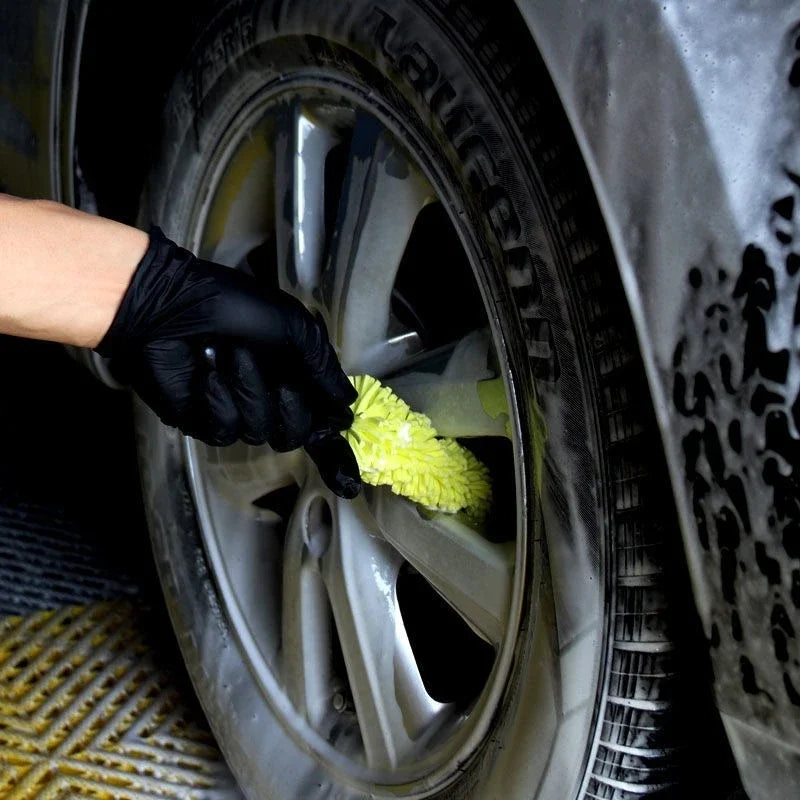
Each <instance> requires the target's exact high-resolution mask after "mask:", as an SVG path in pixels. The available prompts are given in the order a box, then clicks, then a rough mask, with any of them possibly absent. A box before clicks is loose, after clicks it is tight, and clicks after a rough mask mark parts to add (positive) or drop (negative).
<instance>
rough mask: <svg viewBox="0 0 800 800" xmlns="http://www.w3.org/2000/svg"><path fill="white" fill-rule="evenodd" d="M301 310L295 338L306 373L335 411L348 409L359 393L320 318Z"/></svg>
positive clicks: (297, 320)
mask: <svg viewBox="0 0 800 800" xmlns="http://www.w3.org/2000/svg"><path fill="white" fill-rule="evenodd" d="M303 311H304V312H305V313H301V312H298V313H297V314H296V316H295V325H294V326H293V328H294V341H295V346H296V347H297V349H298V350H299V352H300V355H301V356H302V359H303V364H304V368H305V374H306V377H307V379H308V380H310V382H311V383H312V385H313V386H314V387H315V388H316V389H317V390H318V391H319V392H321V393H322V394H323V395H324V396H325V397H326V398H327V399H329V400H330V401H331V405H332V407H333V409H335V413H342V412H343V411H346V409H347V408H349V406H350V405H351V404H352V403H354V402H355V400H356V398H357V397H358V392H356V390H355V388H354V387H353V384H352V383H350V379H349V378H348V377H347V375H346V374H345V372H344V370H343V369H342V365H341V364H340V363H339V358H338V357H337V355H336V351H335V350H334V349H333V346H332V345H331V343H330V340H329V338H328V331H327V329H326V328H325V324H324V323H323V322H322V320H321V319H319V318H316V317H314V316H312V315H311V313H310V312H308V311H306V310H305V309H303Z"/></svg>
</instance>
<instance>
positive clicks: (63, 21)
mask: <svg viewBox="0 0 800 800" xmlns="http://www.w3.org/2000/svg"><path fill="white" fill-rule="evenodd" d="M88 4H89V0H38V1H37V2H35V3H32V2H30V0H0V20H2V26H0V163H2V165H3V171H2V174H0V188H2V189H4V190H6V191H9V192H12V193H15V194H19V195H23V196H39V197H52V198H53V199H58V200H63V201H65V202H72V198H73V188H72V180H73V149H74V148H73V137H74V113H75V98H76V93H77V76H78V65H79V59H80V45H81V36H82V30H83V20H84V19H85V17H86V9H87V7H88ZM518 4H519V9H520V12H521V14H522V15H523V17H524V18H525V20H526V22H527V24H528V26H529V28H530V31H531V33H532V36H533V38H534V39H535V41H536V43H537V46H538V47H539V49H540V51H541V53H542V55H543V57H544V59H545V61H546V63H547V65H548V67H549V69H550V72H551V75H552V76H553V79H554V82H555V84H556V87H557V89H558V91H559V94H560V96H561V98H562V101H563V104H564V107H565V109H566V111H567V113H568V115H569V117H570V120H571V122H572V125H573V129H574V131H575V134H576V137H577V139H578V143H579V145H580V147H581V149H582V152H583V155H584V159H585V162H586V165H587V167H588V170H589V172H590V175H591V177H592V179H593V182H594V186H595V190H596V194H597V197H598V200H599V203H600V207H601V210H602V212H603V215H604V217H605V221H606V224H607V227H608V231H609V234H610V238H611V241H612V244H613V247H614V250H615V253H616V257H617V261H618V263H619V266H620V270H621V273H622V278H623V282H624V285H625V289H626V292H627V295H628V299H629V303H630V307H631V311H632V315H633V318H634V322H635V324H636V328H637V331H638V335H639V338H640V344H641V350H642V353H643V357H644V361H645V365H646V369H647V373H648V377H649V380H650V384H651V389H652V395H653V400H654V404H655V407H656V413H657V417H658V420H659V424H660V426H661V429H662V434H663V438H664V443H665V450H666V454H667V460H668V464H669V469H670V473H671V476H672V482H673V488H674V493H675V497H676V500H677V506H678V511H679V514H680V518H681V523H682V532H683V537H684V545H685V551H686V554H687V559H688V563H689V567H690V573H691V577H692V585H693V590H694V594H695V599H696V602H697V607H698V610H699V613H700V617H701V619H702V622H703V625H704V628H705V631H706V634H707V636H708V638H709V641H710V643H711V652H712V662H713V666H714V671H715V689H716V695H717V702H718V705H719V707H720V709H721V711H722V713H723V719H724V721H725V723H726V729H727V731H728V734H729V737H730V739H731V742H732V746H733V750H734V754H735V755H736V758H737V762H738V765H739V769H740V772H741V774H742V778H743V781H744V783H745V786H746V788H747V791H748V793H749V794H750V796H751V797H752V798H761V797H776V796H788V794H787V792H786V788H787V786H791V785H796V782H798V781H800V756H799V755H798V754H799V753H800V654H799V653H798V644H797V642H798V638H797V637H798V636H800V632H798V631H796V630H795V623H794V622H793V619H796V618H797V611H798V608H800V561H797V559H798V558H800V528H798V526H800V519H799V518H798V515H800V506H799V505H798V503H799V502H800V501H798V500H797V497H798V495H799V494H800V490H798V485H799V484H800V451H799V448H800V444H799V442H800V433H799V432H798V428H799V427H800V401H798V400H797V399H796V398H797V396H798V384H799V383H800V356H799V355H798V354H799V353H800V334H799V333H798V322H799V321H800V314H799V313H798V312H797V311H796V310H795V303H796V302H797V301H796V298H797V293H798V281H800V273H798V271H797V269H796V261H795V259H796V258H797V255H795V254H794V251H793V250H792V247H793V246H794V241H795V239H796V238H797V234H798V233H800V232H797V231H795V223H794V206H795V205H796V203H795V197H796V196H797V194H798V192H800V178H798V177H797V175H798V174H800V137H798V130H799V129H800V128H799V127H798V116H799V115H800V106H799V105H798V104H799V103H800V94H798V90H797V89H796V88H795V85H796V83H800V61H797V59H798V57H800V50H798V49H797V47H798V42H797V36H798V31H799V30H800V29H799V28H798V21H800V5H798V4H797V3H788V2H778V0H760V2H756V0H732V2H730V3H727V4H724V6H719V5H718V4H713V3H710V2H697V3H685V2H675V1H673V0H671V1H669V2H666V1H664V2H651V0H641V1H640V2H637V3H630V2H622V0H596V1H595V2H592V3H589V2H585V1H584V0H519V3H518ZM787 198H791V199H787ZM797 201H798V203H800V197H797ZM776 209H777V210H776ZM666 490H667V489H666V488H665V491H666Z"/></svg>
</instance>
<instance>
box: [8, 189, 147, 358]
mask: <svg viewBox="0 0 800 800" xmlns="http://www.w3.org/2000/svg"><path fill="white" fill-rule="evenodd" d="M148 242H149V238H148V236H147V234H146V233H144V232H143V231H140V230H138V229H136V228H131V227H129V226H128V225H123V224H121V223H119V222H113V221H112V220H109V219H104V218H102V217H96V216H93V215H92V214H86V213H84V212H82V211H76V210H75V209H73V208H69V207H68V206H64V205H61V204H59V203H53V202H50V201H49V200H21V199H18V198H15V197H11V196H9V195H5V194H0V333H4V334H11V335H12V336H25V337H28V338H32V339H47V340H49V341H54V342H62V343H63V344H73V345H79V346H81V347H94V346H96V345H97V344H98V343H99V342H100V340H101V339H102V338H103V335H104V334H105V332H106V331H107V330H108V328H109V326H110V325H111V322H112V320H113V319H114V315H115V314H116V311H117V308H118V307H119V304H120V302H121V300H122V297H123V295H124V294H125V290H126V289H127V287H128V284H129V283H130V280H131V276H132V275H133V273H134V270H135V269H136V267H137V265H138V263H139V261H141V259H142V256H143V255H144V253H145V250H146V249H147V245H148Z"/></svg>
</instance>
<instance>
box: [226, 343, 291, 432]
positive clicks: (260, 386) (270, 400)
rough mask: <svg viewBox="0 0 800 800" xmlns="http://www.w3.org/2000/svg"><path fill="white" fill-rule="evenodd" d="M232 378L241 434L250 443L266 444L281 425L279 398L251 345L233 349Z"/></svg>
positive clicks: (230, 375) (232, 388)
mask: <svg viewBox="0 0 800 800" xmlns="http://www.w3.org/2000/svg"><path fill="white" fill-rule="evenodd" d="M229 381H230V387H231V394H232V395H233V401H234V403H236V407H237V408H238V409H239V416H240V418H241V426H242V427H241V437H242V439H243V440H244V441H245V442H247V443H248V444H252V445H262V444H264V442H266V441H268V440H269V439H270V431H271V428H272V427H274V426H275V425H277V424H278V420H279V417H278V401H277V397H276V395H275V392H273V391H272V390H271V389H270V388H269V387H268V386H267V383H266V381H265V380H264V376H263V374H262V372H261V369H260V368H259V366H258V364H257V363H256V359H255V356H254V355H253V353H252V351H251V350H250V349H248V348H247V347H234V348H233V349H232V351H231V365H230V374H229Z"/></svg>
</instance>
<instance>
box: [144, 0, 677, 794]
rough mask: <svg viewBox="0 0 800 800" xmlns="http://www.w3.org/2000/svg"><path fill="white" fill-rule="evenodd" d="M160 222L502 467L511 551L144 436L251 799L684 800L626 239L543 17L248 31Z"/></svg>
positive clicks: (364, 20) (297, 7) (459, 520)
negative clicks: (574, 113) (532, 23)
mask: <svg viewBox="0 0 800 800" xmlns="http://www.w3.org/2000/svg"><path fill="white" fill-rule="evenodd" d="M162 136H163V145H162V149H161V155H160V158H159V159H158V161H157V163H156V164H155V166H154V169H153V173H152V176H151V179H150V183H149V188H148V190H147V193H146V197H145V202H144V204H143V209H144V210H143V215H142V221H143V222H146V221H149V220H152V221H153V222H156V223H157V224H159V225H161V226H162V227H163V228H164V230H165V232H166V233H167V234H168V235H169V236H171V237H173V238H175V239H177V240H178V241H179V242H181V243H182V244H184V245H185V246H187V247H189V248H191V249H193V250H195V251H196V252H198V253H199V254H200V255H201V256H203V257H206V258H209V259H214V260H217V261H220V262H222V263H225V264H227V265H229V266H231V267H235V268H239V269H244V270H247V271H249V272H251V273H253V274H254V275H255V276H256V277H257V278H259V279H260V280H262V281H264V282H265V283H267V284H270V285H278V286H280V287H282V288H284V289H286V290H287V291H290V292H292V293H293V294H295V295H297V296H298V297H300V298H301V299H302V300H303V301H304V302H305V303H306V304H307V305H308V306H309V307H310V308H311V309H313V310H314V311H315V312H316V313H318V314H320V315H321V316H322V317H323V319H324V320H325V322H326V323H327V326H328V330H329V331H330V334H331V338H332V340H333V341H334V343H335V345H336V347H337V350H338V352H339V353H340V356H341V359H342V362H343V365H344V367H345V369H346V370H347V371H348V372H349V373H350V374H359V373H369V374H372V375H375V376H377V377H379V378H381V379H382V380H384V381H385V382H387V383H388V384H389V385H390V386H392V387H393V388H394V389H395V391H397V392H398V393H399V394H401V395H402V396H403V397H405V398H406V399H407V400H408V401H409V402H410V403H411V404H412V406H413V407H414V408H416V409H417V410H420V411H424V412H425V413H426V414H428V415H429V416H430V417H431V419H432V420H433V422H434V424H435V425H436V426H437V427H438V429H439V430H440V432H441V433H443V434H447V435H451V436H455V437H458V438H459V440H460V441H461V442H462V443H464V444H465V445H466V446H468V447H470V448H471V449H472V450H473V452H475V453H476V454H477V455H478V457H479V458H481V459H482V460H483V461H484V462H485V463H486V464H487V466H488V467H489V470H490V473H491V475H492V481H493V488H494V502H493V506H492V509H491V512H490V514H489V516H488V518H487V519H486V520H485V521H484V522H483V523H477V522H475V521H474V520H471V519H470V518H468V517H466V516H463V515H461V516H459V515H444V514H436V513H431V512H429V511H427V510H425V509H422V508H419V507H417V506H415V505H414V504H413V503H411V502H410V501H407V500H405V499H403V498H400V497H397V496H395V495H393V494H392V493H391V492H389V491H388V490H385V489H374V488H372V487H365V490H364V492H363V494H362V495H361V496H360V497H359V498H358V499H357V500H355V501H342V500H340V499H338V498H336V497H334V496H333V495H332V494H331V493H330V492H329V491H327V490H326V488H325V487H324V485H323V484H322V483H321V481H320V480H319V478H318V476H317V474H316V472H315V470H314V468H313V466H312V465H311V463H310V461H309V460H308V459H307V458H306V456H305V455H304V454H303V453H302V452H294V453H288V454H280V453H275V452H272V451H271V450H270V449H269V448H267V447H263V448H254V447H249V446H246V445H244V444H241V443H239V444H236V445H233V446H231V447H229V448H213V447H207V446H205V445H203V444H200V443H198V442H196V441H193V440H189V439H185V438H183V437H181V436H180V435H178V434H177V432H176V431H175V430H174V429H169V428H166V427H164V426H162V425H161V424H160V423H159V422H158V420H157V419H156V418H155V416H154V415H153V414H152V413H151V412H150V411H149V410H148V409H147V408H146V407H144V406H143V405H139V407H138V410H137V419H138V423H137V424H138V433H139V436H138V438H139V452H140V462H141V472H142V478H143V486H144V493H145V501H146V507H147V511H148V518H149V524H150V528H151V533H152V539H153V546H154V550H155V554H156V560H157V563H158V568H159V572H160V575H161V580H162V584H163V588H164V592H165V595H166V599H167V604H168V607H169V610H170V614H171V618H172V622H173V625H174V627H175V630H176V633H177V636H178V640H179V642H180V645H181V648H182V651H183V654H184V657H185V659H186V662H187V665H188V668H189V671H190V674H191V676H192V679H193V681H194V685H195V687H196V690H197V693H198V695H199V697H200V699H201V701H202V703H203V706H204V708H205V710H206V713H207V715H208V718H209V721H210V723H211V725H212V728H213V730H214V731H215V733H216V735H217V737H218V739H219V743H220V746H221V747H222V749H223V751H224V752H225V754H226V757H227V758H228V760H229V762H230V765H231V767H232V769H233V771H234V773H235V774H236V776H237V778H238V779H239V781H240V783H241V786H242V788H243V790H244V791H245V792H246V793H247V794H248V796H250V797H252V798H268V799H272V800H289V798H302V799H303V800H306V799H307V798H312V797H336V798H357V797H376V798H389V797H392V798H395V797H415V798H428V797H438V798H490V797H510V798H533V797H539V798H564V797H580V798H628V797H633V796H636V797H641V796H642V795H648V794H655V793H658V792H662V791H664V790H667V789H668V788H669V787H670V786H671V785H672V784H673V783H674V781H675V779H676V770H675V753H676V752H677V749H678V747H679V745H680V734H679V732H678V731H677V730H676V725H675V724H674V718H673V717H674V714H673V708H672V702H671V697H672V694H673V689H674V685H675V681H676V673H677V665H676V652H675V648H674V643H673V634H672V627H671V623H670V610H669V608H670V602H669V593H668V591H667V590H666V588H665V587H666V582H667V579H668V576H669V572H668V570H669V568H670V566H669V561H670V559H669V557H668V552H669V550H670V545H669V542H671V541H672V540H674V539H675V537H676V536H677V531H676V529H675V527H674V522H673V519H674V517H673V513H672V510H671V501H670V499H669V491H668V489H667V486H668V484H667V482H666V480H665V478H664V477H663V469H662V456H661V453H660V448H659V440H658V435H657V432H656V429H655V425H654V422H653V418H652V412H651V410H650V406H649V397H648V394H647V390H646V386H645V381H644V378H643V372H642V369H641V365H640V362H639V359H638V355H637V352H636V345H635V339H634V336H633V333H632V327H631V324H630V320H629V316H628V313H627V310H626V307H625V301H624V295H623V292H622V289H621V286H620V282H619V279H618V276H617V273H616V268H615V264H614V261H613V258H612V256H611V252H610V248H609V245H608V243H607V241H606V238H605V235H604V232H603V227H602V224H601V220H600V216H599V213H598V210H597V208H596V204H595V201H594V199H593V196H592V192H591V189H590V186H589V182H588V179H587V177H586V175H585V174H584V172H583V169H582V166H581V162H580V157H579V152H578V149H577V147H576V145H575V142H574V141H573V139H572V137H571V134H570V131H569V127H568V125H567V123H566V120H565V116H564V114H563V111H562V110H561V108H560V106H559V104H558V100H557V97H556V94H555V92H554V89H553V87H552V85H551V83H550V81H549V79H548V76H547V73H546V70H545V69H544V67H543V65H542V63H541V62H540V60H539V59H538V56H537V55H536V53H535V51H534V48H533V44H532V42H531V41H530V40H529V39H528V38H527V37H526V34H525V33H524V26H523V25H522V23H521V21H520V19H519V18H518V17H517V16H516V14H515V12H513V11H511V10H507V11H505V12H504V14H500V13H499V12H498V10H497V9H492V14H491V15H489V13H488V9H487V8H486V6H485V4H482V3H473V2H454V3H445V2H433V1H432V0H431V1H430V2H427V1H426V2H423V1H422V0H419V2H415V1H413V0H405V1H404V2H394V3H391V4H381V3H375V2H373V0H369V1H367V0H355V1H354V2H349V3H347V4H340V3H336V2H332V0H325V1H323V2H321V1H320V0H314V2H310V1H309V2H302V1H300V0H298V1H297V2H288V3H285V2H278V0H275V1H274V2H270V0H264V2H230V3H227V4H225V5H224V7H223V8H221V10H219V11H218V12H217V13H216V15H215V16H214V17H213V18H212V19H211V20H210V21H209V23H208V25H207V27H206V28H205V32H204V34H203V36H202V37H201V39H200V40H199V42H198V44H197V46H196V47H195V49H194V50H193V52H192V54H191V56H190V57H189V60H188V62H187V64H186V67H185V69H184V70H183V71H182V72H181V73H180V74H179V75H178V76H177V77H176V80H175V82H174V85H173V87H172V90H171V93H170V95H169V98H168V101H167V105H166V109H165V114H164V128H163V134H162Z"/></svg>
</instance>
